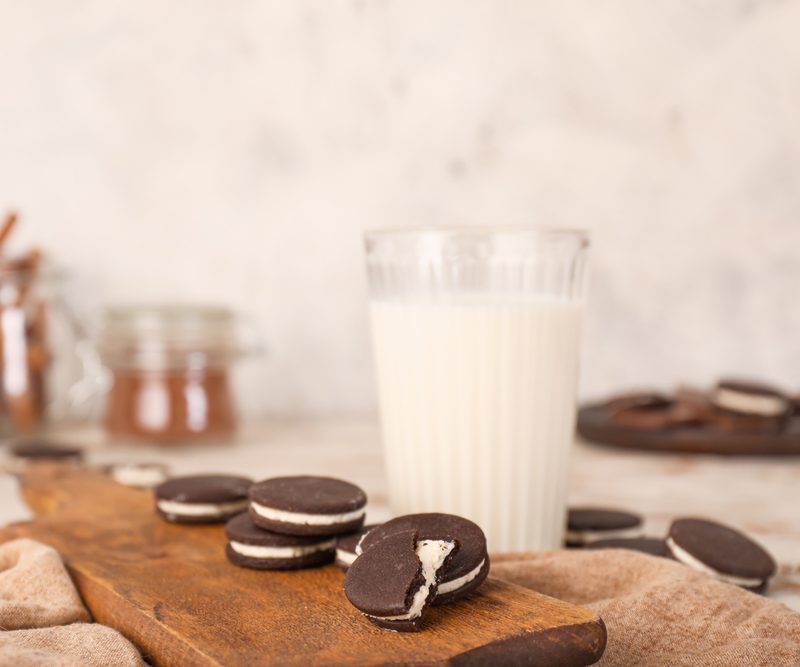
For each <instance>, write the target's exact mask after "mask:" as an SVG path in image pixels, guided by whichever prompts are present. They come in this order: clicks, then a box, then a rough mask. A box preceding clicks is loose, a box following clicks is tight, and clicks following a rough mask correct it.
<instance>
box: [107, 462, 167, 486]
mask: <svg viewBox="0 0 800 667" xmlns="http://www.w3.org/2000/svg"><path fill="white" fill-rule="evenodd" d="M111 477H113V479H114V481H115V482H117V483H119V484H124V485H125V486H138V487H141V488H145V489H147V488H151V487H153V486H158V485H159V484H161V482H163V481H164V480H165V479H166V478H167V475H166V473H165V472H164V469H163V468H159V467H156V466H152V467H151V466H114V467H113V468H112V469H111Z"/></svg>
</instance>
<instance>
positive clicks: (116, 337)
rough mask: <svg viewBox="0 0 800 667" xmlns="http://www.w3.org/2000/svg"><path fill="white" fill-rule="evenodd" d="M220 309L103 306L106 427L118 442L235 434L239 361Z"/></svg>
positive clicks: (231, 320)
mask: <svg viewBox="0 0 800 667" xmlns="http://www.w3.org/2000/svg"><path fill="white" fill-rule="evenodd" d="M236 324H237V322H236V318H235V317H234V316H233V314H232V313H231V311H229V310H227V309H225V308H217V307H204V306H177V305H163V306H147V307H122V308H109V309H108V310H107V311H106V313H105V317H104V323H103V326H102V329H101V333H100V352H101V356H102V358H103V361H104V363H105V366H106V367H107V368H108V370H109V371H110V374H111V378H110V387H109V390H108V396H107V399H106V413H105V426H106V430H107V431H108V433H109V434H110V435H111V436H112V437H114V438H118V439H134V440H149V441H156V442H160V443H178V442H186V441H196V440H206V439H224V438H226V437H228V436H230V435H232V434H233V433H234V431H235V429H236V422H237V417H236V409H235V404H234V398H233V394H232V391H231V385H230V371H231V367H232V364H233V362H234V361H235V360H236V359H237V357H238V356H239V355H240V346H239V344H238V341H237V335H236Z"/></svg>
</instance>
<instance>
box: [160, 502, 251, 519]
mask: <svg viewBox="0 0 800 667" xmlns="http://www.w3.org/2000/svg"><path fill="white" fill-rule="evenodd" d="M156 506H157V507H158V509H160V510H161V511H162V512H164V514H175V515H177V516H203V517H215V516H223V515H225V514H232V513H233V512H241V511H243V510H244V509H246V508H247V500H236V501H234V502H230V503H180V502H178V501H177V500H159V501H157V502H156Z"/></svg>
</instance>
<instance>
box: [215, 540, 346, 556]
mask: <svg viewBox="0 0 800 667" xmlns="http://www.w3.org/2000/svg"><path fill="white" fill-rule="evenodd" d="M228 544H230V545H231V549H233V550H234V551H235V552H236V553H237V554H241V555H242V556H247V557H248V558H298V557H299V556H307V555H308V554H313V553H317V552H318V551H325V550H327V549H332V548H333V546H334V545H335V544H336V540H328V541H327V542H319V543H318V544H305V545H302V546H294V547H264V546H260V545H256V544H243V543H242V542H234V541H233V540H231V541H230V542H228Z"/></svg>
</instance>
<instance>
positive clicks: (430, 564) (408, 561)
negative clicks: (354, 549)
mask: <svg viewBox="0 0 800 667" xmlns="http://www.w3.org/2000/svg"><path fill="white" fill-rule="evenodd" d="M457 551H458V544H457V543H456V542H455V541H453V540H426V539H421V538H420V537H419V535H418V533H417V531H416V530H401V531H397V532H393V533H390V534H388V535H387V536H386V537H384V538H383V539H382V540H379V541H378V542H376V543H375V544H373V545H372V546H371V547H370V548H369V549H367V550H366V551H365V552H364V553H363V554H361V555H360V556H359V557H358V558H357V559H356V560H355V561H354V562H353V564H352V565H351V566H350V568H349V569H348V570H347V575H346V576H345V579H344V592H345V595H346V596H347V599H348V600H349V601H350V602H351V604H352V605H353V606H354V607H356V609H358V610H359V611H360V612H361V613H362V614H364V615H365V616H366V617H367V618H368V619H369V620H370V621H372V622H373V623H375V624H376V625H378V626H380V627H382V628H387V629H389V630H395V631H398V632H411V631H414V630H419V629H420V626H421V624H422V617H423V613H424V612H425V609H426V608H427V606H428V605H429V604H430V602H431V600H432V599H433V597H434V596H435V595H436V586H437V582H438V581H439V579H440V572H443V571H445V570H446V568H447V564H448V561H449V560H450V559H451V558H452V557H453V554H454V553H457Z"/></svg>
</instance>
